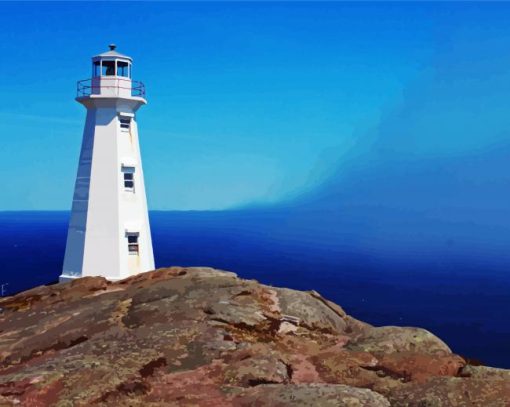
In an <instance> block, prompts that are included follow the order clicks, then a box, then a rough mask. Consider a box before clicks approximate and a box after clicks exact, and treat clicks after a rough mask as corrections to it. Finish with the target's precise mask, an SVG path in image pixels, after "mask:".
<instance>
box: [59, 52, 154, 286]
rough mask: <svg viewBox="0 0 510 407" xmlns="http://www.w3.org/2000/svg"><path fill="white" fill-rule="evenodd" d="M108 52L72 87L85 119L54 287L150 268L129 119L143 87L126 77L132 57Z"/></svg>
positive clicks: (145, 217) (148, 235) (135, 145)
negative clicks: (61, 261)
mask: <svg viewBox="0 0 510 407" xmlns="http://www.w3.org/2000/svg"><path fill="white" fill-rule="evenodd" d="M109 48H110V50H109V51H107V52H104V53H102V54H99V55H96V56H94V57H92V78H90V79H85V80H82V81H79V82H78V85H77V96H76V101H77V102H78V103H81V104H82V105H83V106H85V108H86V109H87V116H86V119H85V128H84V130H83V141H82V145H81V152H80V159H79V164H78V172H77V176H76V183H75V187H74V196H73V204H72V211H71V217H70V221H69V228H68V232H67V243H66V251H65V257H64V266H63V270H62V274H61V276H60V281H61V282H64V281H69V280H71V279H74V278H78V277H84V276H103V277H105V278H107V279H108V280H119V279H123V278H126V277H129V276H131V275H134V274H137V273H141V272H144V271H149V270H153V269H154V255H153V252H152V240H151V233H150V226H149V217H148V213H147V198H146V196H145V186H144V180H143V170H142V160H141V156H140V146H139V143H138V126H137V115H136V113H137V111H138V109H139V108H140V106H142V105H145V104H146V103H147V101H146V99H145V86H144V85H143V83H142V82H137V81H134V80H132V79H131V75H132V66H133V60H132V59H131V58H130V57H128V56H126V55H123V54H120V53H119V52H117V51H116V46H115V45H114V44H112V45H110V46H109Z"/></svg>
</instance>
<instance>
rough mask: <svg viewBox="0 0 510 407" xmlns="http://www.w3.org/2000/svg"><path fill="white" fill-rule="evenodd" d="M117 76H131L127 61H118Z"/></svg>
mask: <svg viewBox="0 0 510 407" xmlns="http://www.w3.org/2000/svg"><path fill="white" fill-rule="evenodd" d="M117 76H125V77H128V76H129V75H128V63H127V62H122V61H117Z"/></svg>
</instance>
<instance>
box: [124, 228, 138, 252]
mask: <svg viewBox="0 0 510 407" xmlns="http://www.w3.org/2000/svg"><path fill="white" fill-rule="evenodd" d="M127 240H128V251H129V254H138V253H139V249H140V246H139V244H138V233H128V235H127Z"/></svg>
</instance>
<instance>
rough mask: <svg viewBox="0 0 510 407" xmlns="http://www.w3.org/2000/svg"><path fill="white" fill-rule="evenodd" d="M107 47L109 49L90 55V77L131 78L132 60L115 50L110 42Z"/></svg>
mask: <svg viewBox="0 0 510 407" xmlns="http://www.w3.org/2000/svg"><path fill="white" fill-rule="evenodd" d="M109 47H110V51H108V52H103V53H102V54H99V55H96V56H95V57H92V77H94V78H95V77H98V76H117V77H121V78H126V79H131V64H132V62H133V60H132V59H131V58H130V57H128V56H126V55H122V54H119V53H118V52H117V51H115V48H117V46H116V45H115V44H110V45H109Z"/></svg>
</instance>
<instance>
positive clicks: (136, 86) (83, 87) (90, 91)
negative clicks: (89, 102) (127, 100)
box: [76, 77, 145, 98]
mask: <svg viewBox="0 0 510 407" xmlns="http://www.w3.org/2000/svg"><path fill="white" fill-rule="evenodd" d="M100 81H101V82H103V81H115V83H114V84H112V85H106V84H100V85H99V84H98V85H93V84H92V79H83V80H81V81H78V82H77V83H76V96H77V97H83V96H90V95H99V94H100V90H101V89H117V94H119V92H118V90H119V89H131V96H138V97H142V98H145V85H144V84H143V82H140V81H130V80H127V79H122V78H118V77H111V78H109V77H101V79H100ZM120 81H124V82H128V84H129V83H130V84H131V86H121V85H119V83H120Z"/></svg>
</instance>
